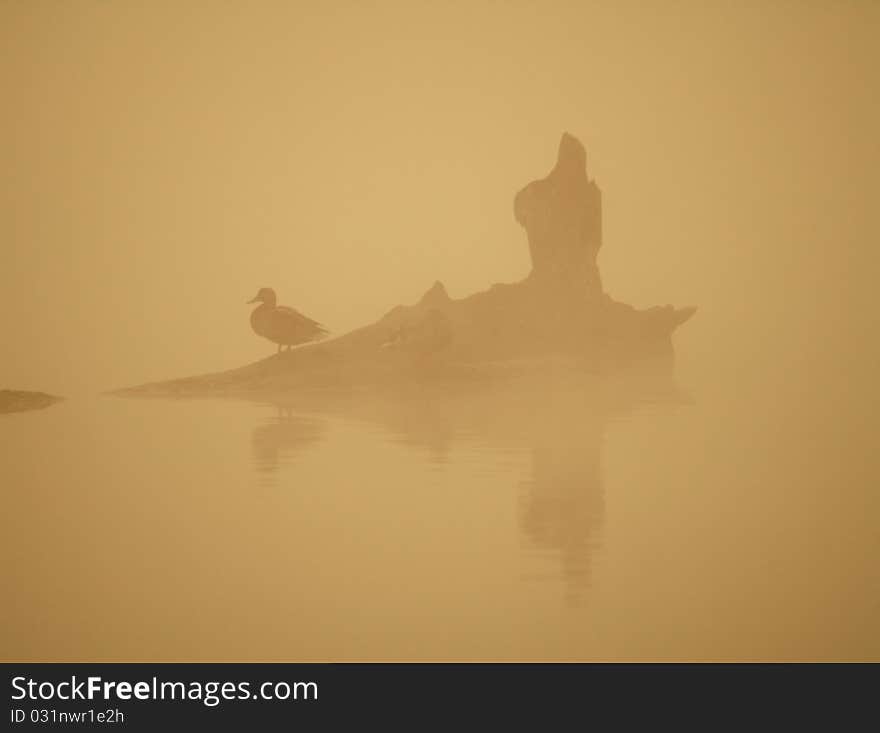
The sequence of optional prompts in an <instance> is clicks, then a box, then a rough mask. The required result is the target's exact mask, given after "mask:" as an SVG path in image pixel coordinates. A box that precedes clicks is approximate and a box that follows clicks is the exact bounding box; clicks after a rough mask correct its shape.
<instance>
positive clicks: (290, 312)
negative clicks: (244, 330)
mask: <svg viewBox="0 0 880 733" xmlns="http://www.w3.org/2000/svg"><path fill="white" fill-rule="evenodd" d="M248 302H249V303H257V302H258V303H260V305H258V306H257V307H256V308H255V309H254V311H253V313H251V328H253V329H254V333H256V334H257V335H258V336H262V337H263V338H267V339H269V341H271V342H273V343H275V344H278V350H279V351H281V347H282V346H286V347H287V348H290V347H291V346H297V345H298V344H305V343H308V342H310V341H317V340H318V339H321V338H323V337H324V336H326V335H327V329H325V328H324V327H323V326H322V325H321V324H320V323H318V322H317V321H313V320H312V319H311V318H309V317H308V316H304V315H303V314H302V313H300V312H299V311H298V310H295V309H294V308H288V307H287V306H286V305H276V297H275V291H274V290H272V288H261V289H260V292H259V293H257V297H256V298H254V299H253V300H251V301H248Z"/></svg>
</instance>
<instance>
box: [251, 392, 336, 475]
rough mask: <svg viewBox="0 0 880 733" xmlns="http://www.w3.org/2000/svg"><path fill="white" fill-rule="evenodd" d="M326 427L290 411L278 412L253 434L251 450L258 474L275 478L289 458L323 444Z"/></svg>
mask: <svg viewBox="0 0 880 733" xmlns="http://www.w3.org/2000/svg"><path fill="white" fill-rule="evenodd" d="M323 434H324V424H323V422H321V421H319V420H314V419H312V418H308V417H300V416H294V415H292V414H291V410H290V409H288V408H281V407H279V408H278V414H277V415H276V416H275V417H274V418H271V419H270V420H268V421H267V422H265V423H263V424H262V425H257V427H255V428H254V431H253V433H252V434H251V450H252V451H253V456H254V464H255V466H256V469H257V471H258V472H260V473H262V474H272V473H274V472H275V471H277V470H278V467H279V466H280V465H281V463H282V462H283V461H284V460H285V459H286V458H288V457H289V456H290V455H292V454H295V453H298V452H299V451H302V450H304V449H306V448H308V447H310V446H312V445H314V444H315V443H317V442H318V441H320V440H321V438H322V437H323Z"/></svg>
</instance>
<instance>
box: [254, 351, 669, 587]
mask: <svg viewBox="0 0 880 733" xmlns="http://www.w3.org/2000/svg"><path fill="white" fill-rule="evenodd" d="M334 394H335V397H334V396H333V395H334ZM681 400H682V395H680V394H679V393H678V392H677V391H676V390H675V387H674V384H673V382H672V380H671V379H670V378H669V377H668V375H666V374H665V373H661V374H660V375H659V376H657V377H656V378H652V377H643V378H639V379H635V378H633V379H623V380H608V379H602V378H596V377H594V376H591V375H589V374H586V373H584V372H582V371H578V370H577V369H574V370H572V369H571V368H569V367H565V368H559V369H556V368H554V369H551V370H550V372H549V373H547V372H546V371H542V372H540V373H539V374H537V375H533V376H532V377H522V376H521V375H519V376H516V377H513V378H511V379H510V380H507V381H506V382H502V383H499V382H496V383H494V384H493V385H491V386H490V385H478V384H469V383H463V384H461V385H458V386H457V387H456V388H450V386H449V385H448V384H445V383H443V384H438V385H435V386H433V387H431V386H429V385H423V386H421V387H419V388H417V389H416V388H413V387H412V386H411V385H409V386H407V385H401V386H400V387H399V388H398V389H390V388H389V389H383V390H376V391H361V392H357V393H353V392H350V393H330V392H324V393H320V394H315V395H313V396H312V398H311V399H310V398H309V395H302V394H299V395H296V398H295V401H292V402H294V403H295V404H296V405H297V409H299V410H307V411H308V412H309V413H321V414H326V415H328V417H329V416H332V415H336V416H339V417H345V418H348V419H350V418H355V419H358V420H366V421H368V422H372V423H378V424H381V425H383V426H384V427H385V428H386V429H387V430H388V431H389V432H390V433H391V434H392V435H393V436H394V438H393V439H394V440H395V441H397V442H400V443H401V444H403V445H406V446H408V447H411V448H416V449H419V450H426V451H427V454H428V457H429V460H431V461H433V462H437V463H441V464H442V463H444V462H445V461H446V460H449V456H450V453H451V452H452V450H453V446H454V445H455V443H456V441H457V440H458V439H459V438H460V437H465V438H466V439H467V440H470V441H472V440H474V439H477V440H479V441H482V442H484V443H485V444H486V446H491V445H498V446H503V449H504V450H505V451H507V450H509V449H510V446H511V445H516V446H518V447H524V448H525V449H526V450H527V451H528V452H529V453H530V455H531V468H530V469H529V471H528V475H527V476H526V477H523V478H522V479H521V480H520V481H519V482H517V485H515V486H512V487H511V488H512V489H514V490H516V489H517V488H519V497H518V501H519V507H518V508H519V511H518V526H519V530H520V532H521V536H522V543H523V552H524V554H525V555H526V567H525V568H524V570H526V572H525V573H524V575H525V576H526V577H531V576H534V575H539V576H548V575H550V576H552V577H554V578H556V577H558V576H559V574H560V570H561V575H562V582H563V585H564V588H565V593H566V597H567V599H568V601H569V602H570V603H572V604H577V603H578V602H579V601H580V600H582V599H583V597H584V595H585V591H586V590H587V589H588V588H589V585H590V582H591V572H592V567H593V559H594V554H595V551H596V549H597V548H598V547H599V545H600V542H601V533H602V527H603V523H604V513H605V499H604V487H603V477H602V467H601V451H602V441H603V436H604V433H605V426H606V425H607V423H608V421H609V420H610V419H613V418H615V417H617V416H621V415H625V414H627V413H628V412H630V411H631V410H632V409H633V408H634V407H635V406H636V405H638V404H640V403H643V402H650V403H652V404H654V405H657V404H658V403H663V402H670V403H678V402H680V401H681ZM288 404H290V403H288ZM321 434H322V425H320V424H318V425H315V424H313V422H312V421H311V420H306V419H304V418H302V417H298V418H292V417H290V416H289V415H288V417H286V418H280V417H279V418H278V419H276V420H275V421H273V422H271V423H269V424H266V425H263V426H260V427H259V428H257V429H256V430H255V431H254V440H253V443H254V455H255V460H256V461H257V464H258V468H260V469H261V470H262V471H264V472H271V471H274V470H275V469H276V468H277V467H278V465H279V462H280V461H279V454H281V455H283V453H284V452H285V451H286V450H287V449H288V448H290V449H299V448H300V447H303V446H305V445H307V444H309V443H310V442H313V441H314V440H317V439H319V438H320V436H321ZM536 563H537V567H536ZM549 592H554V590H553V589H551V588H549V587H548V593H549Z"/></svg>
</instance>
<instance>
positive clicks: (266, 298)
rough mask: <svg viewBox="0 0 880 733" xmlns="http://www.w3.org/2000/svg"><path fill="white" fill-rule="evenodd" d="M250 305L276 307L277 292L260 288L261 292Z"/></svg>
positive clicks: (250, 301)
mask: <svg viewBox="0 0 880 733" xmlns="http://www.w3.org/2000/svg"><path fill="white" fill-rule="evenodd" d="M247 302H248V303H266V304H267V305H272V306H274V305H275V291H274V290H272V288H260V290H259V292H258V293H257V294H256V295H255V296H254V298H253V299H252V300H249V301H247Z"/></svg>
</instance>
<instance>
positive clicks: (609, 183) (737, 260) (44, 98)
mask: <svg viewBox="0 0 880 733" xmlns="http://www.w3.org/2000/svg"><path fill="white" fill-rule="evenodd" d="M878 38H880V4H878V3H875V2H870V1H868V0H866V1H864V2H831V1H828V2H745V3H735V4H733V3H722V2H717V3H716V2H623V3H621V2H600V3H584V2H577V3H562V2H451V3H428V2H401V3H387V2H376V3H373V2H350V3H343V2H331V3H297V2H251V3H220V2H185V3H180V2H153V3H140V2H123V1H119V2H104V1H100V0H80V1H71V2H63V3H62V2H48V1H41V0H31V1H27V2H25V1H24V0H7V1H6V2H3V3H2V4H0V81H2V88H3V100H4V113H3V115H2V118H0V156H2V167H3V171H4V175H3V176H2V178H0V243H2V244H0V246H2V261H0V293H2V308H0V332H2V335H3V337H2V340H0V341H2V351H0V387H9V388H20V389H28V388H30V389H39V390H45V391H50V392H55V393H60V394H68V395H71V394H76V393H83V392H95V391H102V390H106V389H112V388H117V387H122V386H127V385H132V384H135V383H139V382H144V381H149V380H156V379H162V378H169V377H175V376H183V375H186V374H191V373H199V372H205V371H212V370H219V369H223V368H228V367H233V366H237V365H239V364H242V363H245V362H248V361H252V360H255V359H257V358H260V357H262V356H264V355H267V354H269V353H271V352H272V350H273V348H274V347H273V346H272V345H271V344H269V343H268V342H265V341H262V340H260V339H258V338H257V337H256V336H254V335H253V333H252V332H251V331H250V327H249V325H248V306H246V305H245V304H244V301H245V300H247V299H249V298H251V297H252V296H253V295H254V293H255V292H256V290H257V289H258V288H259V287H261V286H271V287H274V288H275V289H276V290H277V291H278V293H279V297H280V300H281V302H282V303H285V304H288V305H293V306H295V307H297V308H299V309H301V310H303V311H304V312H306V313H307V314H309V315H311V316H312V317H314V318H316V319H318V320H320V321H322V322H323V323H325V324H326V325H327V326H328V327H329V328H331V329H332V330H333V331H335V332H343V331H345V330H348V329H350V328H353V327H356V326H358V325H362V324H364V323H367V322H370V321H372V320H374V319H376V318H377V317H379V316H381V315H382V314H383V313H384V312H386V311H387V310H388V309H390V308H391V307H393V306H394V305H396V304H398V303H401V302H403V303H406V302H412V301H414V300H416V299H417V298H418V297H419V296H420V295H421V294H422V292H424V291H425V290H426V289H427V288H428V287H429V286H430V285H431V284H432V283H433V282H434V280H437V279H439V280H442V281H443V282H444V284H446V286H447V288H448V290H449V292H450V294H451V295H452V296H453V297H460V296H464V295H467V294H469V293H471V292H473V291H475V290H480V289H483V288H485V287H487V286H488V285H490V284H491V283H493V282H498V281H512V280H516V279H519V278H521V277H523V276H525V274H526V273H527V272H528V267H529V261H528V251H527V247H526V240H525V234H524V232H523V231H522V230H521V229H520V228H519V227H518V225H517V224H516V222H515V221H514V219H513V214H512V201H513V195H514V193H515V192H516V191H517V190H518V189H519V188H520V187H522V186H523V185H525V184H526V183H528V182H529V181H530V180H533V179H535V178H538V177H542V176H543V175H545V174H546V173H547V172H548V171H549V169H550V168H551V167H552V164H553V162H554V156H555V152H556V147H557V144H558V140H559V136H560V134H561V132H562V131H563V130H568V131H569V132H571V133H573V134H574V135H576V136H578V137H579V138H580V139H581V140H582V141H583V142H584V144H585V146H586V148H587V151H588V166H589V172H590V175H591V176H592V177H594V178H596V180H597V181H598V183H599V185H600V187H601V188H602V191H603V197H604V222H605V229H604V231H605V239H604V248H603V250H602V252H601V253H600V259H599V262H600V267H601V269H602V272H603V280H604V283H605V286H606V288H607V290H608V291H609V293H610V294H611V295H612V296H613V297H615V298H618V299H620V300H624V301H626V302H630V303H632V304H634V305H636V306H640V307H643V306H650V305H656V304H665V303H673V304H676V305H688V304H696V305H698V306H699V307H700V309H701V310H700V313H699V314H698V317H697V318H695V319H694V320H693V322H692V323H689V324H688V325H687V326H685V327H684V328H683V329H682V332H681V333H680V334H679V335H678V336H677V337H676V340H677V344H678V346H679V363H680V364H681V365H682V368H683V369H684V371H685V373H687V371H688V369H690V370H691V373H693V374H706V373H707V372H708V371H709V370H708V367H709V366H711V365H712V364H713V363H715V360H720V359H725V363H726V364H728V365H729V364H731V363H732V361H733V362H735V368H736V369H737V370H739V371H742V372H743V373H745V374H748V373H750V370H751V371H752V372H754V374H756V375H757V374H758V373H759V367H758V366H756V365H757V364H760V362H761V361H762V359H765V358H767V359H770V360H772V361H773V364H774V368H775V369H776V370H777V372H778V373H779V374H780V375H782V374H791V373H797V372H800V373H803V372H805V371H806V372H807V376H806V377H803V376H801V377H797V378H798V379H802V380H803V384H804V385H807V384H809V380H810V379H811V376H810V375H811V372H810V371H809V370H812V369H815V370H819V371H820V372H821V373H823V374H825V373H826V372H827V373H831V372H834V371H835V370H836V369H838V368H839V366H840V364H841V363H847V364H854V366H852V367H851V368H853V369H856V370H859V369H865V368H866V364H870V363H873V364H876V361H875V360H876V356H877V347H876V345H874V346H869V347H867V348H866V346H865V344H866V341H865V337H866V335H867V334H868V333H870V327H871V325H872V323H873V320H874V314H876V310H877V307H876V300H875V299H874V296H873V293H872V289H873V287H874V286H875V277H876V274H877V269H878V268H877V264H878V255H877V247H878V246H880V242H878V232H880V227H878V225H877V213H876V212H877V200H878V193H880V186H878V173H877V171H878V165H880V154H878V130H880V95H878V93H877V90H878V88H880V83H878V82H880V78H878V77H880V73H878V70H880V52H878V46H880V44H878V43H877V39H878ZM874 340H875V341H876V334H875V336H874ZM838 347H840V348H838ZM849 347H851V353H852V355H853V356H854V357H855V356H857V355H859V354H861V355H863V356H868V357H869V359H867V360H864V359H862V360H860V359H858V358H849V357H847V358H846V359H836V358H835V359H831V358H830V357H829V356H828V354H829V353H831V352H832V351H833V352H834V353H835V354H841V353H844V352H843V351H841V350H844V349H845V348H849ZM860 349H861V351H860ZM846 353H847V354H849V353H850V352H846ZM804 365H808V367H809V368H808V369H805V366H804ZM817 373H818V372H817ZM755 378H757V377H755Z"/></svg>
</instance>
